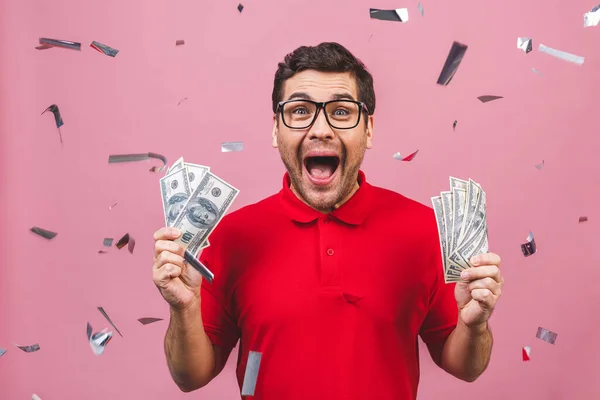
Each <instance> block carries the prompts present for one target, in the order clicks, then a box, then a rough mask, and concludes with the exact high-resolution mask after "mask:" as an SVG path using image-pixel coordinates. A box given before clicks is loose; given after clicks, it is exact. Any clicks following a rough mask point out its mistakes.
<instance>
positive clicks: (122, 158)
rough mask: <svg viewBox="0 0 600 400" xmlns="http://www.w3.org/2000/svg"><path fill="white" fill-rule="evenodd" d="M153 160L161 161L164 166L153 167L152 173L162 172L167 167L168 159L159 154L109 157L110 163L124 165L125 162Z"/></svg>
mask: <svg viewBox="0 0 600 400" xmlns="http://www.w3.org/2000/svg"><path fill="white" fill-rule="evenodd" d="M151 158H155V159H157V160H161V161H162V162H163V165H162V166H161V167H152V168H150V171H152V172H157V171H158V172H160V171H162V170H163V169H165V168H166V166H167V157H165V156H163V155H161V154H157V153H138V154H111V155H109V156H108V163H109V164H114V163H124V162H135V161H146V160H149V159H151Z"/></svg>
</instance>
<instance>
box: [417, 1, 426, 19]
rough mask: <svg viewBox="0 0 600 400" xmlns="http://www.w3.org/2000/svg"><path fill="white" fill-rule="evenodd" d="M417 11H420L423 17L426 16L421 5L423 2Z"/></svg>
mask: <svg viewBox="0 0 600 400" xmlns="http://www.w3.org/2000/svg"><path fill="white" fill-rule="evenodd" d="M417 10H419V12H420V13H421V15H422V16H423V17H424V16H425V10H424V9H423V5H422V4H421V2H419V4H417Z"/></svg>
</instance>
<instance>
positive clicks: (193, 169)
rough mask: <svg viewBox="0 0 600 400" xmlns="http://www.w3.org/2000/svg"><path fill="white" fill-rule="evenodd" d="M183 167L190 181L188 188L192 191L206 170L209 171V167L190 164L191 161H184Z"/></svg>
mask: <svg viewBox="0 0 600 400" xmlns="http://www.w3.org/2000/svg"><path fill="white" fill-rule="evenodd" d="M184 165H185V168H187V171H188V181H189V182H190V190H191V191H192V193H193V192H194V190H196V188H197V187H198V185H199V184H200V182H202V178H204V175H205V174H206V173H207V172H210V167H206V166H204V165H198V164H192V163H187V162H186V163H184Z"/></svg>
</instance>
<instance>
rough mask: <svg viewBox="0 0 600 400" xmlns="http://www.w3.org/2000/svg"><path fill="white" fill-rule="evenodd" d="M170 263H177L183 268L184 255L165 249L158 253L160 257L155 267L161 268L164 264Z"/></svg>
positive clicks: (157, 258)
mask: <svg viewBox="0 0 600 400" xmlns="http://www.w3.org/2000/svg"><path fill="white" fill-rule="evenodd" d="M168 263H171V264H175V265H177V266H178V267H181V268H183V265H184V264H183V257H181V256H180V255H178V254H174V253H171V252H170V251H163V252H161V253H160V254H159V255H158V257H156V261H155V262H154V268H155V269H160V268H161V267H162V266H163V265H165V264H168Z"/></svg>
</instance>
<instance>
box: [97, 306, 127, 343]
mask: <svg viewBox="0 0 600 400" xmlns="http://www.w3.org/2000/svg"><path fill="white" fill-rule="evenodd" d="M98 311H100V312H101V313H102V315H104V318H106V320H107V321H108V323H109V324H111V325H112V327H113V328H115V331H117V333H118V334H119V336H121V337H123V335H121V332H120V331H119V329H118V328H117V327H116V326H115V324H114V323H113V322H112V320H111V319H110V317H109V316H108V314H107V313H106V311H104V308H102V307H98Z"/></svg>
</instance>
